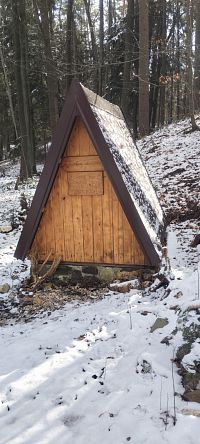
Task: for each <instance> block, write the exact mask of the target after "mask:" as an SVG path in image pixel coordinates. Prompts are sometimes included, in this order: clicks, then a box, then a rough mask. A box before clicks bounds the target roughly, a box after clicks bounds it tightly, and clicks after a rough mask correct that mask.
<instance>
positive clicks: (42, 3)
mask: <svg viewBox="0 0 200 444" xmlns="http://www.w3.org/2000/svg"><path fill="white" fill-rule="evenodd" d="M33 4H34V9H35V15H36V19H37V23H38V26H39V29H40V31H41V35H42V39H43V44H44V52H45V65H46V74H47V91H48V102H49V119H50V127H51V132H52V134H53V132H54V130H55V127H56V123H57V120H58V115H59V113H58V79H57V73H56V67H55V63H54V59H53V54H52V47H51V28H52V24H51V19H52V18H51V11H50V9H51V5H49V2H48V0H33Z"/></svg>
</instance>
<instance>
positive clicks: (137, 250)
mask: <svg viewBox="0 0 200 444" xmlns="http://www.w3.org/2000/svg"><path fill="white" fill-rule="evenodd" d="M132 239H133V240H132V245H133V248H132V255H133V256H132V261H133V263H135V264H138V265H144V254H143V251H142V248H141V247H140V245H139V243H138V241H137V239H136V237H135V235H134V233H133V232H132Z"/></svg>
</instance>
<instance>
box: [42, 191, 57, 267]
mask: <svg viewBox="0 0 200 444" xmlns="http://www.w3.org/2000/svg"><path fill="white" fill-rule="evenodd" d="M43 231H44V235H45V244H46V251H45V253H46V257H47V256H49V254H50V253H51V254H50V256H49V259H50V260H52V259H53V252H54V250H55V247H54V245H55V244H54V239H52V214H51V210H50V198H49V199H48V202H47V205H46V207H45V209H44V215H43ZM46 257H45V259H46Z"/></svg>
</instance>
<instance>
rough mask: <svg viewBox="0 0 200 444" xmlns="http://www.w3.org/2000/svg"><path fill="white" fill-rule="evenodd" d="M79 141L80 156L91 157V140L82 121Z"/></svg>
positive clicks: (80, 122)
mask: <svg viewBox="0 0 200 444" xmlns="http://www.w3.org/2000/svg"><path fill="white" fill-rule="evenodd" d="M79 140H80V156H89V154H90V138H89V134H88V132H87V130H86V128H85V126H84V124H83V122H82V121H81V120H79Z"/></svg>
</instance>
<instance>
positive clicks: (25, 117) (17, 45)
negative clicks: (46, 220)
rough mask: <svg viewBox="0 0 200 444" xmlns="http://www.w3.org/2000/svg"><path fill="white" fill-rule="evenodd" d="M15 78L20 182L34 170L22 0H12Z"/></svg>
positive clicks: (25, 28)
mask: <svg viewBox="0 0 200 444" xmlns="http://www.w3.org/2000/svg"><path fill="white" fill-rule="evenodd" d="M12 14H13V30H14V34H13V37H14V49H15V60H16V62H15V76H16V88H17V104H18V115H19V124H20V147H21V167H20V180H24V179H27V178H28V177H30V176H31V175H32V173H33V171H34V170H35V162H34V147H33V128H32V121H31V101H30V90H29V82H28V51H27V27H26V11H25V1H24V0H12Z"/></svg>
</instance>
